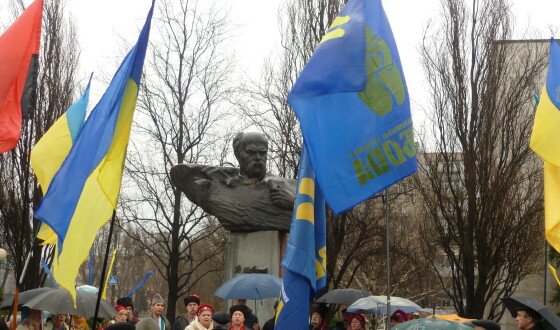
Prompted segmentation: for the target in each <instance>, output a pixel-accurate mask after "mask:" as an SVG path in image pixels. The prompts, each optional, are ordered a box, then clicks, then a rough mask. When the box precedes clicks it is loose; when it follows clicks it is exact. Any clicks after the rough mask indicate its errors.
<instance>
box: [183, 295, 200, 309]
mask: <svg viewBox="0 0 560 330" xmlns="http://www.w3.org/2000/svg"><path fill="white" fill-rule="evenodd" d="M183 301H184V302H185V306H187V305H188V304H189V303H192V302H194V303H196V304H197V305H200V298H199V297H198V296H197V295H195V294H190V295H188V296H186V297H185V299H183Z"/></svg>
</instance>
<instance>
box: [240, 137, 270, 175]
mask: <svg viewBox="0 0 560 330" xmlns="http://www.w3.org/2000/svg"><path fill="white" fill-rule="evenodd" d="M233 153H234V154H235V158H237V161H238V162H239V168H240V171H241V174H244V175H246V176H247V177H249V178H256V179H259V180H262V179H263V178H264V176H265V174H266V156H267V153H268V139H267V138H266V137H265V136H264V135H262V134H260V133H239V134H237V135H236V136H235V138H233Z"/></svg>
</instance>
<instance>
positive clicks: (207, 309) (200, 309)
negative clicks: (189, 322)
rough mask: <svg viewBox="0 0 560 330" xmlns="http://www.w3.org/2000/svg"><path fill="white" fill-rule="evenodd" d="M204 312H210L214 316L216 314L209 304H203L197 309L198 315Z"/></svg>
mask: <svg viewBox="0 0 560 330" xmlns="http://www.w3.org/2000/svg"><path fill="white" fill-rule="evenodd" d="M204 311H210V312H211V313H212V314H214V307H212V306H210V305H208V304H203V305H200V306H198V308H197V309H196V315H200V314H201V313H202V312H204Z"/></svg>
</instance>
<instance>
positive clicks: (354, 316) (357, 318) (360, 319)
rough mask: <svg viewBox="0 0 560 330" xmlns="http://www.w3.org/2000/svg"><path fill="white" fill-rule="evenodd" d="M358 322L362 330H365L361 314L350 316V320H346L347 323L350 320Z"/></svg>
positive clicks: (364, 322) (364, 319)
mask: <svg viewBox="0 0 560 330" xmlns="http://www.w3.org/2000/svg"><path fill="white" fill-rule="evenodd" d="M354 319H356V320H358V321H359V322H360V324H361V325H362V328H363V329H365V327H366V318H365V317H364V316H363V315H362V314H352V315H350V320H348V321H349V322H352V320H354Z"/></svg>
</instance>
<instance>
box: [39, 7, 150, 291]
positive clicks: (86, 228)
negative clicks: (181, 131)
mask: <svg viewBox="0 0 560 330" xmlns="http://www.w3.org/2000/svg"><path fill="white" fill-rule="evenodd" d="M153 8H154V2H153V1H152V6H151V8H150V11H149V13H148V17H147V19H146V23H145V24H144V27H143V28H142V31H141V32H140V36H139V38H138V42H137V43H136V45H135V46H134V47H133V48H132V50H131V51H130V52H129V53H128V55H127V56H126V58H125V59H124V61H123V63H122V64H121V66H120V68H119V69H118V71H117V72H116V74H115V76H114V77H113V80H112V81H111V83H110V85H109V87H108V88H107V91H106V92H105V94H104V95H103V96H102V97H101V100H100V101H99V103H98V104H97V105H96V106H95V108H94V109H93V110H92V112H91V114H90V116H89V117H88V120H87V121H86V123H85V124H84V127H83V128H82V131H81V133H80V135H79V136H78V138H77V139H76V141H75V143H74V145H73V146H72V149H71V150H70V153H69V154H68V157H67V158H66V160H65V161H64V163H63V164H62V166H61V167H60V169H59V170H58V172H57V173H56V174H55V176H54V178H53V180H52V181H51V184H50V186H49V189H48V191H47V194H46V195H45V197H43V199H42V200H41V203H40V204H39V206H38V208H37V210H36V211H35V217H37V218H38V219H39V220H41V221H43V222H45V223H46V224H48V225H49V226H50V227H51V228H52V229H53V230H54V232H55V233H56V235H57V236H58V257H57V260H55V263H56V264H57V265H56V267H55V272H54V276H55V278H56V280H57V282H58V283H59V284H60V285H61V286H63V287H65V288H66V289H67V290H68V291H70V292H71V293H72V296H73V297H74V300H75V294H76V291H75V288H74V280H75V279H76V276H77V275H78V268H79V267H80V265H81V263H82V262H83V261H84V260H85V259H86V257H87V255H88V252H89V249H90V247H91V245H92V243H93V241H94V239H95V236H96V235H97V232H98V231H99V229H100V228H101V227H102V226H103V225H104V224H105V223H106V222H107V221H108V220H109V218H110V217H111V214H112V213H113V211H114V210H115V209H116V206H117V200H118V196H119V191H120V186H121V179H122V172H123V167H124V160H125V156H126V148H127V145H128V138H129V135H130V128H131V125H132V117H133V114H134V108H135V107H136V99H137V96H138V89H139V86H140V79H141V76H142V68H143V66H144V58H145V55H146V48H147V45H148V37H149V33H150V24H151V20H152V13H153Z"/></svg>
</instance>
